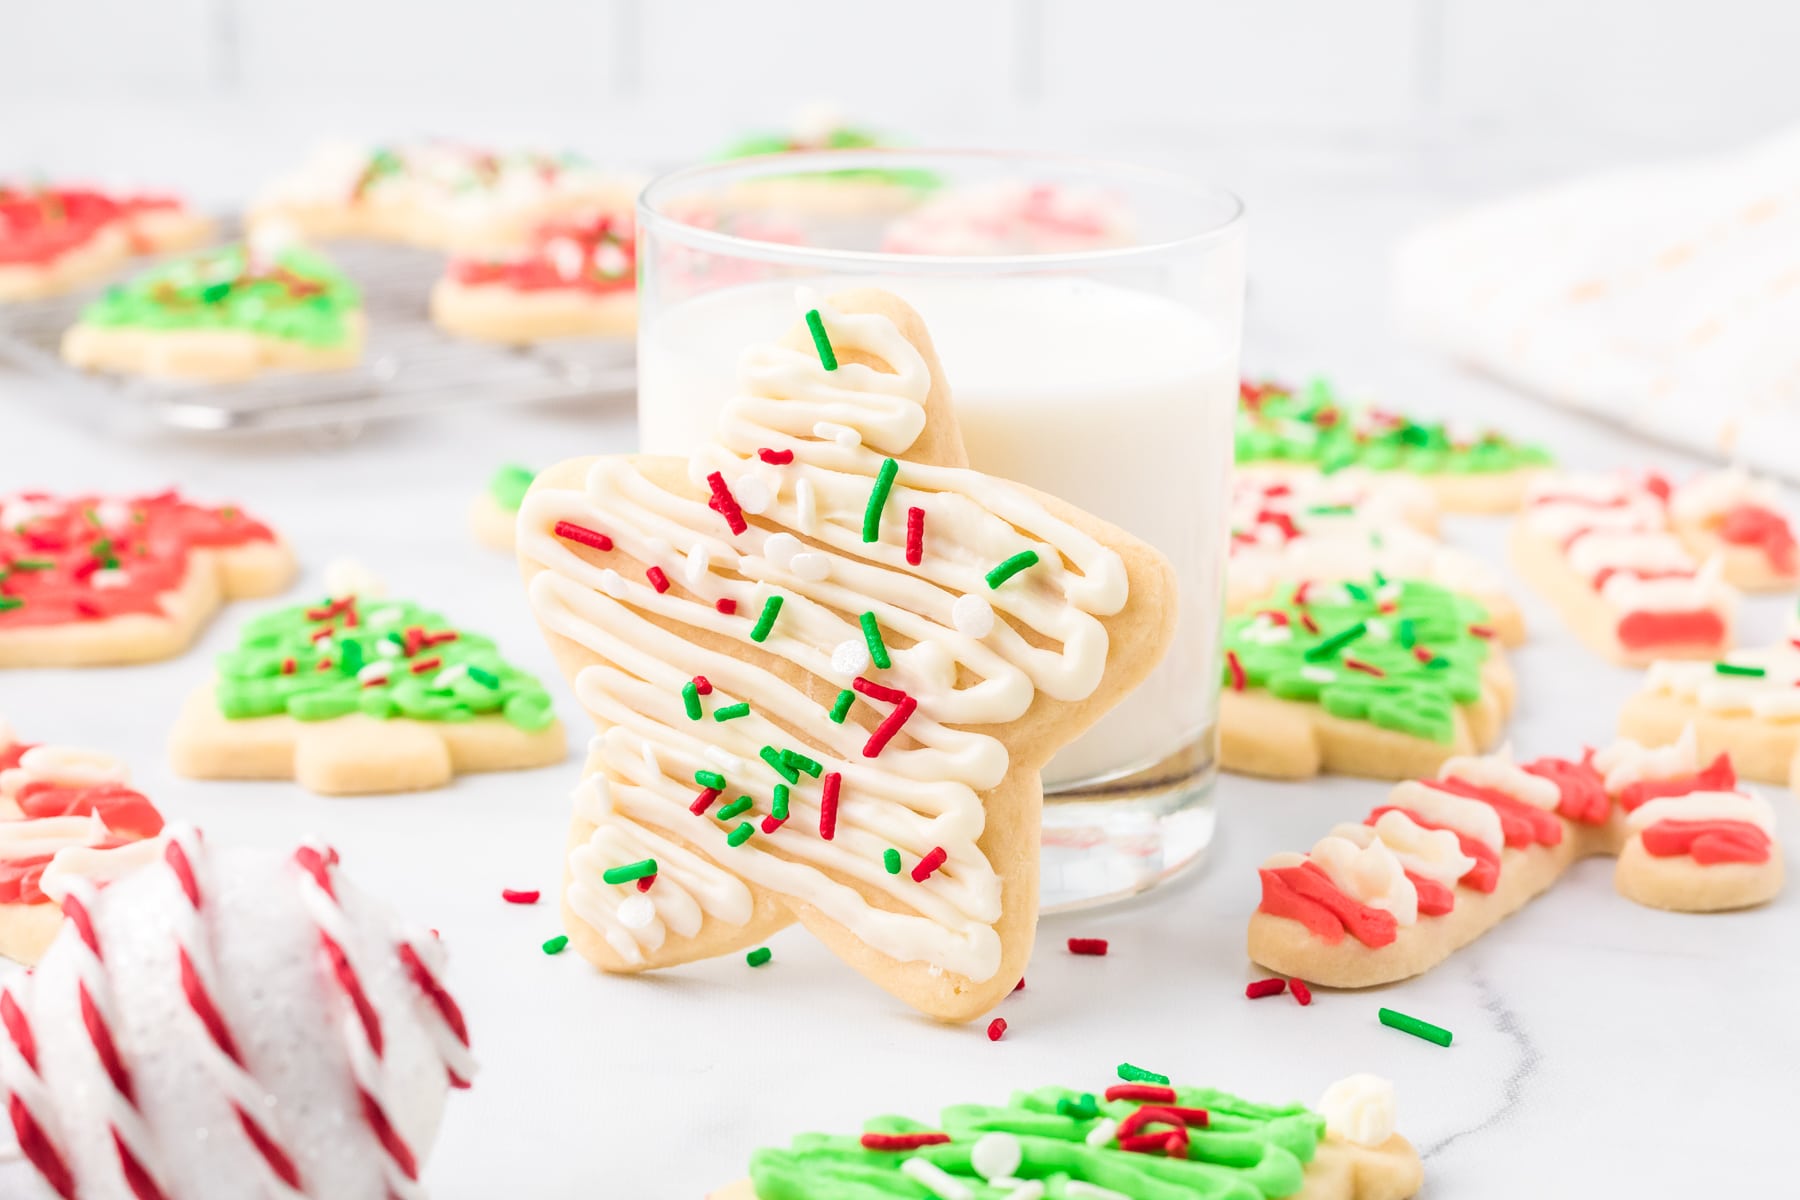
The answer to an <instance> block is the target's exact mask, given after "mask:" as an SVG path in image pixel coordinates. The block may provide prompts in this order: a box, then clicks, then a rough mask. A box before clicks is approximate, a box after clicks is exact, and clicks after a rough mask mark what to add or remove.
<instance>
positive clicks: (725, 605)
mask: <svg viewBox="0 0 1800 1200" xmlns="http://www.w3.org/2000/svg"><path fill="white" fill-rule="evenodd" d="M713 607H714V608H716V609H718V610H719V611H720V612H722V613H724V614H725V615H726V616H728V617H729V616H730V615H731V614H732V613H734V612H736V611H737V601H736V600H733V599H732V598H731V597H730V596H725V597H722V598H721V599H718V600H714V601H713Z"/></svg>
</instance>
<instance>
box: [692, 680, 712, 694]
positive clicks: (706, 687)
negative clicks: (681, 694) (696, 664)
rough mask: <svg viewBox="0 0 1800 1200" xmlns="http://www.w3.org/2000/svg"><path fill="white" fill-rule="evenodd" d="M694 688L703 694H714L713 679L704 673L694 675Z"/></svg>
mask: <svg viewBox="0 0 1800 1200" xmlns="http://www.w3.org/2000/svg"><path fill="white" fill-rule="evenodd" d="M694 690H695V691H696V692H699V693H700V694H701V695H702V696H710V695H712V680H710V679H708V678H707V677H706V676H704V675H696V676H694Z"/></svg>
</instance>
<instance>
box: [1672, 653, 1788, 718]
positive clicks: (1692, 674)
mask: <svg viewBox="0 0 1800 1200" xmlns="http://www.w3.org/2000/svg"><path fill="white" fill-rule="evenodd" d="M1724 661H1725V662H1726V663H1728V664H1730V665H1733V666H1740V667H1760V668H1761V669H1762V671H1763V674H1761V675H1733V674H1720V673H1719V671H1718V670H1717V669H1715V668H1714V666H1713V664H1712V663H1709V662H1693V661H1690V660H1676V659H1658V660H1657V661H1656V662H1654V663H1651V664H1650V672H1649V674H1648V676H1647V677H1646V678H1645V683H1644V686H1645V688H1646V689H1647V690H1649V691H1651V692H1655V693H1661V694H1664V695H1669V696H1674V697H1675V698H1677V699H1679V700H1683V701H1686V702H1687V703H1690V704H1697V705H1699V706H1700V707H1701V708H1703V709H1705V710H1706V711H1707V712H1715V713H1748V714H1750V715H1751V716H1753V717H1757V718H1759V719H1761V720H1765V721H1795V720H1800V647H1796V646H1795V645H1794V643H1793V642H1791V641H1788V642H1782V643H1780V644H1779V645H1775V646H1767V647H1762V648H1760V649H1756V650H1734V651H1732V652H1731V653H1729V654H1727V655H1726V656H1725V658H1724Z"/></svg>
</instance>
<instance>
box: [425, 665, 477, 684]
mask: <svg viewBox="0 0 1800 1200" xmlns="http://www.w3.org/2000/svg"><path fill="white" fill-rule="evenodd" d="M468 674H469V664H468V663H451V664H450V665H449V666H447V667H445V668H444V669H443V670H441V671H439V672H438V673H437V677H436V678H434V679H433V680H432V681H431V686H432V687H434V688H441V687H449V686H450V685H451V684H453V683H455V682H457V681H458V680H460V679H463V678H465V677H467V675H468Z"/></svg>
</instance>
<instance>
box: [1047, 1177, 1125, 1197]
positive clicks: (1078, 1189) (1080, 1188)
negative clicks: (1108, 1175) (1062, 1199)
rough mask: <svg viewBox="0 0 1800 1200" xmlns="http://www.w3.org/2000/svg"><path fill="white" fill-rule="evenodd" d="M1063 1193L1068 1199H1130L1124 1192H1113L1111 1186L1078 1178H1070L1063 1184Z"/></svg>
mask: <svg viewBox="0 0 1800 1200" xmlns="http://www.w3.org/2000/svg"><path fill="white" fill-rule="evenodd" d="M1063 1195H1064V1196H1067V1197H1068V1200H1131V1197H1130V1196H1127V1195H1126V1194H1125V1193H1124V1192H1115V1191H1113V1190H1112V1189H1111V1188H1103V1187H1101V1186H1100V1185H1099V1184H1097V1183H1085V1182H1083V1181H1082V1180H1079V1179H1071V1180H1069V1182H1067V1183H1065V1184H1063Z"/></svg>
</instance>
